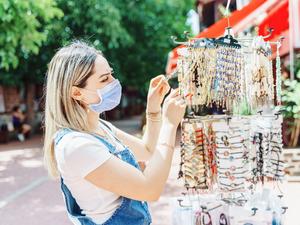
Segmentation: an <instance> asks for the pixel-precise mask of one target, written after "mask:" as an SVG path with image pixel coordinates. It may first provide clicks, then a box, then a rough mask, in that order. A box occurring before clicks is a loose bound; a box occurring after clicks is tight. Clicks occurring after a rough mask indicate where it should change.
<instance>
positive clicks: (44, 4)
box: [0, 0, 63, 122]
mask: <svg viewBox="0 0 300 225" xmlns="http://www.w3.org/2000/svg"><path fill="white" fill-rule="evenodd" d="M62 15H63V13H62V11H61V10H60V9H58V8H57V7H56V2H55V1H54V0H39V1H36V0H26V1H20V0H0V30H1V34H0V84H4V85H10V86H16V85H25V87H26V88H25V90H26V93H27V96H26V102H27V106H28V107H27V108H28V119H29V122H30V121H32V119H33V116H34V112H33V103H34V102H33V100H34V99H33V96H34V91H35V90H34V85H33V84H32V83H30V82H28V80H26V77H25V75H26V73H24V71H26V68H29V67H31V66H32V65H34V64H29V61H27V60H28V58H29V56H30V55H37V54H38V53H39V48H40V47H41V45H42V44H43V42H45V41H46V39H47V35H48V33H49V26H51V21H52V20H53V19H54V18H58V17H61V16H62ZM31 69H32V68H31ZM24 78H25V79H24Z"/></svg>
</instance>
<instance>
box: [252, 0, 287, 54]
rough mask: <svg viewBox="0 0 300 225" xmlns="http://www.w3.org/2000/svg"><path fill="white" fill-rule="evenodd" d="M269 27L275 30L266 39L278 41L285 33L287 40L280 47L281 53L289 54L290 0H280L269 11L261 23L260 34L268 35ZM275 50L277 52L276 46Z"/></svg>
mask: <svg viewBox="0 0 300 225" xmlns="http://www.w3.org/2000/svg"><path fill="white" fill-rule="evenodd" d="M268 28H273V29H274V31H273V33H272V34H271V36H270V37H268V38H266V39H265V40H266V41H277V40H278V39H279V37H280V36H282V35H283V36H284V37H285V40H284V42H283V43H282V46H281V48H280V55H285V54H287V53H288V52H289V0H283V1H280V2H279V3H278V4H276V5H275V6H274V7H272V8H271V9H270V10H269V11H268V16H267V17H266V18H265V19H264V20H263V21H262V22H261V24H260V25H259V30H258V34H259V35H261V36H265V35H267V34H268ZM273 52H276V46H274V49H273Z"/></svg>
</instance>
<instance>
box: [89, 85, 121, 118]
mask: <svg viewBox="0 0 300 225" xmlns="http://www.w3.org/2000/svg"><path fill="white" fill-rule="evenodd" d="M96 91H97V94H98V96H99V98H100V101H99V102H98V103H94V104H89V107H90V109H91V110H93V111H95V112H98V113H102V112H105V111H109V110H112V109H113V108H115V107H117V106H118V105H119V104H120V101H121V96H122V86H121V84H120V81H119V80H118V79H115V80H114V81H112V82H111V83H109V84H108V85H106V86H105V87H104V88H101V89H97V90H96Z"/></svg>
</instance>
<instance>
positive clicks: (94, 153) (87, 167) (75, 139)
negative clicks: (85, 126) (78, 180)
mask: <svg viewBox="0 0 300 225" xmlns="http://www.w3.org/2000/svg"><path fill="white" fill-rule="evenodd" d="M64 141H65V142H66V144H65V147H64V163H65V168H67V169H68V171H70V173H72V174H74V175H76V176H80V177H82V178H83V177H85V176H86V175H88V174H89V173H90V172H92V171H93V170H95V169H96V168H97V167H99V166H101V165H102V164H103V163H104V162H106V161H107V160H108V159H109V158H110V157H111V156H112V154H111V153H110V152H109V149H108V147H107V146H106V145H104V144H103V143H102V142H100V141H99V140H97V139H96V138H94V137H88V136H79V135H73V136H71V137H70V136H69V137H68V138H67V137H66V139H65V140H64Z"/></svg>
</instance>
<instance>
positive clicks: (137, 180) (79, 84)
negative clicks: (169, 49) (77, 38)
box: [44, 42, 185, 225]
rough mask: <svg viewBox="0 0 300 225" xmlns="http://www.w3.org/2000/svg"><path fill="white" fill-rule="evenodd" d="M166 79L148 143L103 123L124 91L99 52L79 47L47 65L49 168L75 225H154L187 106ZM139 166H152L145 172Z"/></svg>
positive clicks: (152, 112)
mask: <svg viewBox="0 0 300 225" xmlns="http://www.w3.org/2000/svg"><path fill="white" fill-rule="evenodd" d="M169 89H170V87H169V85H168V83H167V81H166V80H165V79H164V76H158V77H156V78H154V79H152V80H151V83H150V88H149V93H148V101H147V127H146V131H145V134H144V136H143V139H142V140H140V139H138V138H136V137H134V136H131V135H129V134H127V133H125V132H123V131H121V130H119V129H118V128H116V127H114V126H113V125H112V124H111V123H109V122H107V121H105V120H101V119H99V115H100V113H102V112H105V111H108V110H111V109H113V108H114V107H116V106H117V105H118V104H119V102H120V98H121V85H120V83H119V81H118V80H117V79H115V78H114V77H113V75H112V69H111V68H110V66H109V64H108V62H107V60H106V59H105V58H104V57H103V55H102V54H101V52H99V51H97V50H95V49H94V48H92V47H89V46H88V45H86V44H84V43H82V42H75V43H73V44H71V45H69V46H67V47H64V48H62V49H60V50H59V51H58V52H57V53H56V54H55V56H54V57H53V59H52V60H51V62H50V64H49V69H48V73H47V85H46V107H45V121H44V123H45V142H44V152H45V163H46V165H47V168H48V171H49V173H50V175H52V176H54V177H58V176H60V177H61V188H62V191H63V193H64V196H65V200H66V206H67V211H68V215H69V218H70V219H71V220H72V221H73V223H74V224H105V225H108V224H119V225H121V224H137V225H139V224H150V223H151V216H150V214H149V211H148V205H147V201H155V200H157V199H158V198H159V196H160V194H161V192H162V190H163V188H164V185H165V183H166V179H167V177H168V174H169V170H170V166H171V161H172V156H173V152H174V145H175V135H176V129H177V127H178V125H179V123H180V121H181V119H182V118H183V115H184V112H185V104H184V102H183V100H182V99H181V98H180V97H179V95H178V90H172V91H171V93H170V94H169V95H168V97H167V98H166V99H165V101H164V105H163V109H162V113H161V103H162V101H163V99H164V97H165V95H166V93H167V92H168V91H169ZM137 161H149V162H148V164H147V167H146V168H145V170H144V171H141V169H140V167H139V166H138V164H137Z"/></svg>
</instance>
